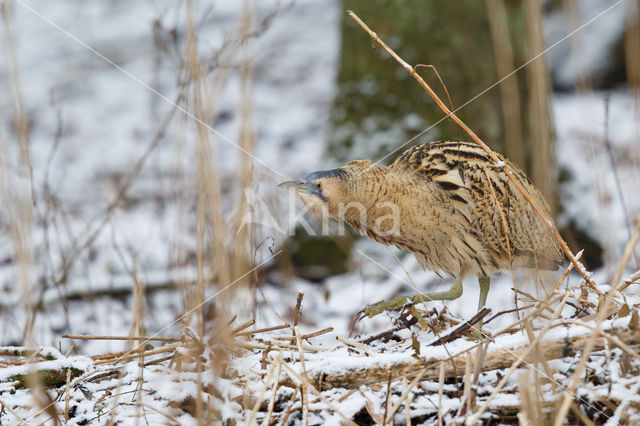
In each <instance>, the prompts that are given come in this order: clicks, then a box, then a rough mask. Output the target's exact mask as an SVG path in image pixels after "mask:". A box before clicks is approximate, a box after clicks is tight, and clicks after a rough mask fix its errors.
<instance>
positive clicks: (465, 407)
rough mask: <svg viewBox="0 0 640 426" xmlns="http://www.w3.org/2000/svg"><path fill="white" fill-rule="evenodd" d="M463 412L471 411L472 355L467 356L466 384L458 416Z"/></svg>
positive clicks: (465, 368) (465, 365)
mask: <svg viewBox="0 0 640 426" xmlns="http://www.w3.org/2000/svg"><path fill="white" fill-rule="evenodd" d="M463 412H464V413H467V414H468V413H471V356H467V357H465V363H464V385H463V387H462V398H461V400H460V406H459V407H458V413H457V414H456V416H461V415H462V413H463Z"/></svg>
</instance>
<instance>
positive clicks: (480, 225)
mask: <svg viewBox="0 0 640 426" xmlns="http://www.w3.org/2000/svg"><path fill="white" fill-rule="evenodd" d="M496 155H497V157H498V159H499V160H500V161H502V162H503V165H502V166H497V165H496V164H495V162H494V161H492V160H491V158H490V157H489V155H488V154H487V153H486V152H485V151H484V150H483V149H482V148H481V147H480V146H479V145H477V144H475V143H471V142H450V141H446V142H430V143H426V144H423V145H417V146H414V147H412V148H409V149H408V150H406V151H405V152H403V153H402V154H401V155H400V156H399V157H398V159H397V160H396V161H395V162H394V163H393V164H391V166H390V167H391V168H394V169H396V170H406V171H408V172H414V173H418V174H419V175H420V176H422V177H424V178H425V179H427V180H428V181H430V182H433V183H434V184H435V185H437V187H438V189H441V190H442V191H440V192H441V193H443V194H445V195H446V196H447V197H448V198H449V199H451V200H453V201H454V203H453V206H455V208H456V209H457V210H458V211H459V212H461V213H463V214H464V215H465V216H466V217H467V218H468V219H469V221H470V223H471V224H472V227H474V228H475V230H476V231H477V232H478V234H479V235H481V238H482V239H483V242H484V244H485V245H486V246H488V247H490V248H491V249H493V250H494V251H495V252H496V253H500V252H503V251H506V247H507V245H506V241H505V238H504V232H503V229H504V227H503V226H504V224H503V222H502V218H501V214H500V210H501V211H502V214H503V215H504V217H505V218H506V221H507V227H508V229H509V239H510V245H511V251H512V253H513V255H514V262H515V266H525V267H530V266H534V263H535V266H537V267H539V268H540V269H556V268H557V264H558V263H559V261H560V260H561V259H562V254H561V252H560V250H559V248H558V246H557V243H556V242H555V240H554V239H553V238H552V236H551V234H550V233H549V232H548V230H547V229H546V227H545V226H544V224H543V223H542V222H541V219H540V218H539V217H537V215H536V214H535V213H534V212H533V210H532V209H531V207H530V206H529V205H528V202H527V201H526V200H525V199H524V198H523V196H522V195H521V194H520V192H519V191H518V190H517V189H516V188H515V186H514V184H513V183H512V182H511V181H510V180H509V178H508V176H507V175H506V172H505V170H504V165H505V164H506V165H508V167H509V168H510V169H511V170H512V171H513V175H514V177H515V178H516V179H517V180H518V181H519V182H520V184H521V185H522V186H523V187H524V188H526V190H527V192H529V194H530V195H531V196H532V198H533V199H534V200H535V202H536V204H538V205H539V206H540V207H541V208H542V209H543V211H544V212H545V213H547V215H548V216H550V213H549V209H548V207H547V205H546V202H545V201H544V198H543V197H542V195H541V194H540V192H539V191H538V190H537V189H536V188H535V187H534V186H533V184H532V183H531V182H530V181H529V179H528V178H527V177H526V175H525V174H524V173H523V172H522V171H521V170H519V169H518V168H517V167H516V166H514V165H513V164H511V163H510V162H509V161H508V160H505V159H504V158H503V157H502V156H501V155H500V154H497V153H496ZM496 201H497V203H496ZM496 204H498V205H499V207H500V209H496Z"/></svg>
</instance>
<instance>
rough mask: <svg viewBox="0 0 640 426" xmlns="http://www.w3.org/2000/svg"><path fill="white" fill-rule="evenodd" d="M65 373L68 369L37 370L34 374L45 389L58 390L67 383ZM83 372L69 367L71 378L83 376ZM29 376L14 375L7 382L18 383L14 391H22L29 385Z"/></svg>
mask: <svg viewBox="0 0 640 426" xmlns="http://www.w3.org/2000/svg"><path fill="white" fill-rule="evenodd" d="M67 371H69V369H68V368H64V369H61V370H48V369H44V370H38V371H37V372H36V374H37V375H38V380H39V381H40V383H41V384H42V385H43V386H44V387H46V388H59V387H61V386H64V385H65V384H66V383H67ZM83 373H84V371H82V370H79V369H77V368H74V367H71V378H72V379H73V378H75V377H78V376H80V375H81V374H83ZM30 380H31V378H30V376H29V374H15V375H13V376H10V377H9V380H8V381H9V382H16V381H17V382H18V383H17V384H16V385H15V388H16V389H24V388H27V387H29V385H30Z"/></svg>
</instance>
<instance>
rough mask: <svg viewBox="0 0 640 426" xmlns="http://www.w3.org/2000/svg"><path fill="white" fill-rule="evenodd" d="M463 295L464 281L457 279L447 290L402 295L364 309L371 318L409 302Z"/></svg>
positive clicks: (447, 298)
mask: <svg viewBox="0 0 640 426" xmlns="http://www.w3.org/2000/svg"><path fill="white" fill-rule="evenodd" d="M460 296H462V282H460V280H458V279H456V281H455V282H454V283H453V285H452V286H451V288H450V289H449V290H447V291H437V292H434V293H418V294H414V295H412V296H400V297H396V298H395V299H391V300H389V301H388V302H381V303H378V304H376V305H373V306H369V307H368V308H366V309H365V310H364V314H365V315H366V316H368V317H369V318H372V317H375V316H376V315H378V314H381V313H382V312H384V311H386V310H388V309H396V308H399V307H401V306H404V305H405V304H407V303H409V302H413V303H423V302H431V301H434V300H454V299H457V298H458V297H460Z"/></svg>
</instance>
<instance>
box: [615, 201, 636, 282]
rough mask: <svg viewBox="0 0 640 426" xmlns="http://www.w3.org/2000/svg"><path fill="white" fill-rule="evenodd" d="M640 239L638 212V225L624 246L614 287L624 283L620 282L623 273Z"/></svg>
mask: <svg viewBox="0 0 640 426" xmlns="http://www.w3.org/2000/svg"><path fill="white" fill-rule="evenodd" d="M639 239H640V213H639V214H638V217H636V227H635V229H634V231H633V235H632V236H631V238H629V241H628V242H627V245H626V246H625V248H624V252H623V253H622V258H621V259H620V264H619V265H618V270H617V272H616V275H615V276H614V278H613V281H612V282H611V286H612V287H616V288H617V287H618V286H621V285H622V283H621V282H620V281H621V280H622V274H623V273H624V270H625V268H626V267H627V264H628V263H629V259H631V256H632V255H633V251H634V249H635V247H636V244H638V240H639ZM625 288H626V286H625ZM618 291H620V290H618Z"/></svg>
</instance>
